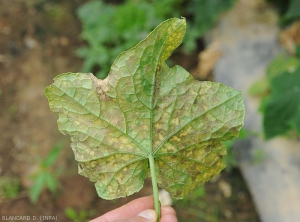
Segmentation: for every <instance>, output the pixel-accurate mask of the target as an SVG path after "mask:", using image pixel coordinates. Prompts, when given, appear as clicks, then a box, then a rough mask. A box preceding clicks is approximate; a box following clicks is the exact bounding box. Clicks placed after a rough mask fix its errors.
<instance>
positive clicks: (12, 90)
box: [0, 0, 259, 222]
mask: <svg viewBox="0 0 300 222" xmlns="http://www.w3.org/2000/svg"><path fill="white" fill-rule="evenodd" d="M84 2H86V1H84V0H74V1H63V0H54V1H46V0H44V1H42V0H26V1H25V0H0V104H1V105H0V179H1V178H2V179H3V178H9V179H16V180H17V181H19V184H20V188H19V190H18V193H17V194H16V196H15V197H14V198H3V197H2V198H1V197H0V215H1V216H13V215H17V216H21V215H26V216H39V215H56V216H57V217H58V221H69V220H68V219H67V218H66V215H65V213H64V211H65V209H66V208H67V207H71V208H73V209H74V210H76V211H77V212H82V211H86V212H87V213H88V216H87V219H91V218H94V217H96V216H97V215H101V214H103V213H105V212H107V211H109V210H112V209H114V208H116V207H118V206H120V205H122V204H124V203H126V202H128V201H130V200H132V199H134V198H137V197H140V196H145V195H149V194H151V186H150V182H149V181H146V186H145V188H144V189H143V190H142V191H141V192H139V193H138V194H135V195H133V196H131V197H128V198H124V199H120V200H116V201H105V200H101V199H100V198H99V197H97V195H96V191H95V189H94V186H93V184H92V183H91V182H89V180H88V179H86V178H84V177H82V176H78V175H77V172H76V171H77V166H76V163H75V160H74V158H73V153H72V151H71V149H70V147H69V140H68V138H67V137H64V136H62V135H61V134H60V133H59V132H58V130H57V126H56V120H57V116H56V115H55V114H53V113H51V112H50V110H49V106H48V103H47V100H46V97H45V95H44V88H45V87H46V86H47V85H49V84H51V83H52V79H53V77H54V76H56V75H57V74H60V73H63V72H78V71H79V70H80V68H81V65H82V61H81V60H80V59H78V58H77V57H76V56H75V53H74V51H75V49H76V48H77V47H79V45H82V44H84V43H83V42H81V41H80V40H79V33H80V23H79V21H78V20H76V15H75V10H76V8H77V7H78V6H79V5H81V4H82V3H84ZM195 60H196V58H194V59H193V61H195ZM58 143H61V144H64V145H63V150H62V152H61V153H60V156H59V159H58V161H57V162H56V164H55V165H54V166H53V168H59V169H61V172H60V174H59V175H60V176H59V182H60V185H59V188H58V190H57V191H56V192H55V193H51V192H50V191H49V190H47V189H45V190H44V191H43V192H42V194H41V196H40V198H39V200H38V202H37V203H36V204H33V203H31V201H30V199H29V198H28V188H29V187H30V186H31V185H32V182H33V181H32V175H33V174H34V173H36V172H37V171H38V169H39V162H38V161H40V160H43V159H44V158H45V157H46V155H47V153H48V152H49V151H50V150H51V149H52V148H53V147H54V146H55V145H57V144H58ZM220 180H223V181H226V182H227V183H229V185H230V187H231V189H232V194H231V196H230V197H228V198H226V197H224V193H223V192H222V191H221V190H220V189H219V184H220V183H219V181H220ZM219 181H217V182H215V183H208V184H207V185H206V186H205V189H206V195H205V197H204V201H205V202H206V203H207V205H209V206H212V207H211V208H213V209H217V211H218V212H217V217H218V221H224V222H225V221H239V222H240V221H249V222H250V221H251V222H258V221H259V220H258V219H257V215H256V212H255V209H254V206H253V204H252V201H251V197H250V195H249V193H248V191H247V188H246V186H245V184H244V182H243V180H242V178H241V176H240V174H239V172H238V171H237V170H235V171H233V173H230V174H228V173H223V175H222V177H221V179H219ZM175 208H176V209H177V211H178V215H180V218H182V219H181V221H199V219H195V218H196V217H195V215H193V213H190V212H188V211H186V210H183V209H181V208H180V207H176V206H175ZM196 211H197V209H196ZM200 211H202V212H204V213H206V214H210V213H212V212H211V210H210V208H209V209H208V210H205V209H201V210H200V209H199V212H200ZM201 221H215V220H212V219H202V220H201Z"/></svg>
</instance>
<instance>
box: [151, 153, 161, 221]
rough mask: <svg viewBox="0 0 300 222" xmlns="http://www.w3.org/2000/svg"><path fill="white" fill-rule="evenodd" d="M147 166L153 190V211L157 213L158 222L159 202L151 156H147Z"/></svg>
mask: <svg viewBox="0 0 300 222" xmlns="http://www.w3.org/2000/svg"><path fill="white" fill-rule="evenodd" d="M149 164H150V174H151V181H152V189H153V198H154V209H155V211H156V213H157V222H160V201H159V195H158V186H157V182H156V174H155V166H154V157H153V155H152V154H150V155H149Z"/></svg>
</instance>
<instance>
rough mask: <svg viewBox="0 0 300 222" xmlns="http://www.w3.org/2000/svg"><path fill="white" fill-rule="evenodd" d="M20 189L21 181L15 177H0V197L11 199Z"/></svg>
mask: <svg viewBox="0 0 300 222" xmlns="http://www.w3.org/2000/svg"><path fill="white" fill-rule="evenodd" d="M20 191H21V182H20V180H19V179H17V178H11V177H5V176H2V177H0V199H7V198H8V199H13V198H15V197H17V196H18V194H19V193H20Z"/></svg>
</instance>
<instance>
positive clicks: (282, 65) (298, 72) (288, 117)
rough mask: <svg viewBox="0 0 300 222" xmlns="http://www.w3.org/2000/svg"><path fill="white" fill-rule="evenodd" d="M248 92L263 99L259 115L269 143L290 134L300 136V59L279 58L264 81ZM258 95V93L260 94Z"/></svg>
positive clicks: (284, 56)
mask: <svg viewBox="0 0 300 222" xmlns="http://www.w3.org/2000/svg"><path fill="white" fill-rule="evenodd" d="M249 92H250V93H251V94H252V95H254V96H262V102H261V105H260V111H261V112H262V113H263V126H264V133H265V137H266V139H271V138H273V137H275V136H278V135H283V134H286V133H288V132H289V131H290V130H291V129H293V130H295V132H296V133H297V135H298V136H299V135H300V58H299V57H296V56H288V55H286V54H280V55H279V56H277V57H275V58H274V59H273V60H272V61H271V62H270V64H269V66H268V68H267V75H266V77H265V78H264V79H262V80H259V81H258V82H256V83H254V84H253V85H252V87H251V88H250V90H249ZM258 92H259V93H258Z"/></svg>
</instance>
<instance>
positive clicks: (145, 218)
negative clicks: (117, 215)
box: [116, 209, 157, 222]
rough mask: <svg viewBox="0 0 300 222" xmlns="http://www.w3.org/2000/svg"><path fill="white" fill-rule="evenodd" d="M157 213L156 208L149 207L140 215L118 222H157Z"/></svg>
mask: <svg viewBox="0 0 300 222" xmlns="http://www.w3.org/2000/svg"><path fill="white" fill-rule="evenodd" d="M156 221H157V214H156V212H155V210H152V209H148V210H144V211H142V212H141V213H140V214H139V215H138V216H136V217H133V218H128V219H124V220H118V221H116V222H156Z"/></svg>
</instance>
